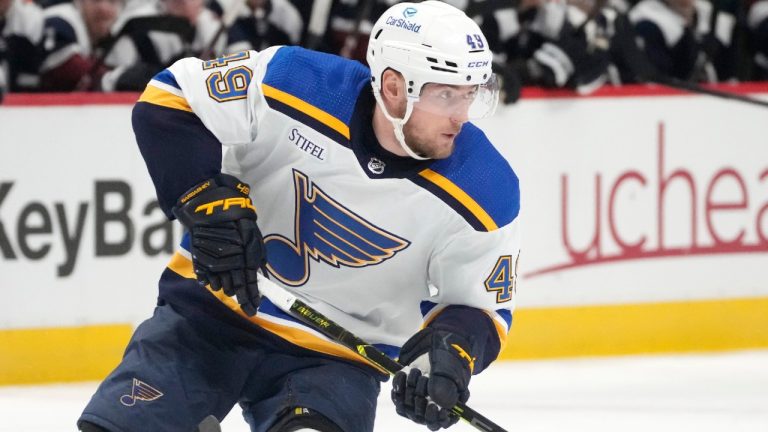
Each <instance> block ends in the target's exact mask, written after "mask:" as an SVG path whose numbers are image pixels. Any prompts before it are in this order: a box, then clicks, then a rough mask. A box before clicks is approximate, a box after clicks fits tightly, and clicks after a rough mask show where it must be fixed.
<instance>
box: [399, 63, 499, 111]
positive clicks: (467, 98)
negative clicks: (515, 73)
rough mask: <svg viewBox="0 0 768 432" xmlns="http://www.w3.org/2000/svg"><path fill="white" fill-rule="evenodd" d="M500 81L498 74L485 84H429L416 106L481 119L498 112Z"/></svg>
mask: <svg viewBox="0 0 768 432" xmlns="http://www.w3.org/2000/svg"><path fill="white" fill-rule="evenodd" d="M498 101H499V82H498V80H497V79H496V74H492V75H491V78H490V79H489V80H488V81H486V82H485V83H484V84H479V85H451V84H440V83H427V84H424V86H423V87H422V88H421V94H420V95H419V100H418V101H417V102H415V103H414V104H413V108H414V109H418V110H422V111H427V112H429V113H432V114H436V115H440V116H445V117H451V118H456V119H467V120H474V119H481V118H485V117H488V116H490V115H492V114H493V113H494V112H495V111H496V106H497V104H498Z"/></svg>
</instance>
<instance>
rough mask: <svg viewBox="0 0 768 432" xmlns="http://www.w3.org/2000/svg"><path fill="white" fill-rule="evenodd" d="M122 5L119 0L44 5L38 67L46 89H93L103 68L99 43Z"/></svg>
mask: <svg viewBox="0 0 768 432" xmlns="http://www.w3.org/2000/svg"><path fill="white" fill-rule="evenodd" d="M122 7H123V2H122V0H74V2H73V3H62V4H58V5H56V6H52V7H50V8H48V9H45V13H44V15H45V30H44V33H43V39H42V48H43V52H44V56H45V60H44V61H43V64H42V66H41V68H40V73H41V87H42V88H43V89H44V90H46V91H73V90H80V91H85V90H97V89H99V88H100V80H101V78H102V77H103V75H104V73H105V72H106V71H107V70H106V68H104V66H103V64H102V63H101V61H100V60H99V58H100V50H99V45H100V44H102V43H103V42H104V41H105V40H106V39H108V37H109V30H110V27H111V26H112V24H113V23H114V22H115V20H116V19H117V16H118V14H119V13H120V10H121V9H122Z"/></svg>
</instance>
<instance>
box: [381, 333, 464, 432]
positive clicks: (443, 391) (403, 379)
mask: <svg viewBox="0 0 768 432" xmlns="http://www.w3.org/2000/svg"><path fill="white" fill-rule="evenodd" d="M469 346H470V345H469V341H467V340H466V339H465V338H464V337H462V336H459V335H457V334H455V333H451V332H448V331H445V330H436V329H433V328H431V327H427V328H425V329H423V330H421V331H420V332H418V333H416V334H415V335H414V336H412V337H411V338H410V339H409V340H408V341H407V342H406V343H405V345H403V349H402V350H401V352H400V363H402V364H404V365H410V366H411V368H410V370H409V371H408V370H407V369H404V370H403V371H400V372H398V373H397V374H395V378H394V380H393V381H392V402H394V404H395V409H396V410H397V413H398V414H400V415H401V416H403V417H407V418H409V419H411V420H413V421H415V422H416V423H419V424H426V425H427V427H428V428H429V429H430V430H433V431H436V430H438V429H440V428H441V427H442V428H447V427H450V426H452V425H453V424H455V423H456V422H457V421H458V420H459V417H458V416H457V415H456V414H454V413H453V412H451V408H453V407H454V406H455V405H456V404H457V403H458V402H459V401H461V402H466V401H467V399H469V389H468V388H467V386H468V385H469V379H470V377H471V376H472V369H473V368H474V358H473V357H472V356H471V355H470V354H469V351H468V350H469ZM406 371H407V373H406Z"/></svg>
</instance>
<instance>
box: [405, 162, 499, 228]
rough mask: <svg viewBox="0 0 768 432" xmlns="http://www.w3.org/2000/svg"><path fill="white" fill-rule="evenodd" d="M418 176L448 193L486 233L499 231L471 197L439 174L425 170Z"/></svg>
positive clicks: (491, 219)
mask: <svg viewBox="0 0 768 432" xmlns="http://www.w3.org/2000/svg"><path fill="white" fill-rule="evenodd" d="M419 175H420V176H422V177H424V178H425V179H427V180H429V181H430V182H432V183H434V184H435V185H437V186H438V187H439V188H440V189H442V190H444V191H446V192H448V194H449V195H451V196H452V197H453V198H455V199H456V200H457V201H458V202H460V203H461V204H462V205H463V206H464V207H466V208H467V210H469V211H470V213H472V214H473V215H474V216H475V217H476V218H477V219H478V220H479V221H480V223H482V224H483V226H484V227H485V229H487V230H488V231H494V230H497V229H499V227H498V225H496V222H494V221H493V218H491V216H490V215H489V214H488V213H487V212H486V211H485V210H484V209H483V208H482V207H481V206H480V204H478V203H477V201H475V200H474V199H473V198H472V197H471V196H469V195H467V193H466V192H464V191H463V190H462V189H461V188H460V187H459V186H457V185H456V184H455V183H454V182H452V181H450V180H449V179H447V178H446V177H443V176H442V175H440V174H439V173H437V172H435V171H432V170H431V169H429V168H427V169H425V170H424V171H421V172H420V173H419Z"/></svg>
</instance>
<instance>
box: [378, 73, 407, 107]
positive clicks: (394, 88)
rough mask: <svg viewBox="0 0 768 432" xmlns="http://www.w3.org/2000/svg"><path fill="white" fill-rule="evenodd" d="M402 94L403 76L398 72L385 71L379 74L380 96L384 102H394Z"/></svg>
mask: <svg viewBox="0 0 768 432" xmlns="http://www.w3.org/2000/svg"><path fill="white" fill-rule="evenodd" d="M403 93H404V88H403V76H402V75H400V73H399V72H397V71H394V70H392V69H387V70H385V71H384V73H383V74H381V95H382V96H383V97H384V100H386V101H388V102H394V101H397V100H399V99H400V98H402V97H403V96H402V94H403Z"/></svg>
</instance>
